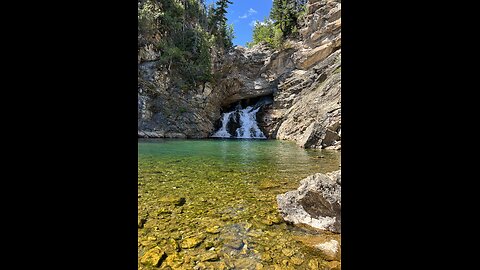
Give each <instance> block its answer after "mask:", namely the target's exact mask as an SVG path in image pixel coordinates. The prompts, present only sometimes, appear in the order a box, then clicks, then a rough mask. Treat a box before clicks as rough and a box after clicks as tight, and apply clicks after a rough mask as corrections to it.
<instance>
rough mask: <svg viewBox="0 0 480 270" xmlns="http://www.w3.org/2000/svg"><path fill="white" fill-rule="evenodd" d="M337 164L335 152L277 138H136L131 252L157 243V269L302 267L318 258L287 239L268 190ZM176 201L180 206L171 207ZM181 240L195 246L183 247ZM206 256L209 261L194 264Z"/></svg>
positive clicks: (287, 231)
mask: <svg viewBox="0 0 480 270" xmlns="http://www.w3.org/2000/svg"><path fill="white" fill-rule="evenodd" d="M339 165H340V153H339V152H337V151H327V150H305V149H302V148H300V147H298V146H297V145H295V144H294V143H291V142H285V141H276V140H213V139H212V140H166V139H162V140H139V142H138V182H139V185H138V193H139V198H138V212H139V218H144V219H145V220H146V222H144V225H143V227H141V228H139V229H138V241H139V246H138V256H139V258H141V257H142V256H143V255H144V254H145V252H147V251H148V250H150V249H152V248H153V247H155V246H158V247H160V248H161V249H162V250H165V251H166V254H167V255H168V257H167V259H165V260H164V261H162V264H161V267H171V268H172V269H193V267H196V268H198V269H222V268H223V269H241V268H245V269H255V268H256V267H257V268H258V267H265V268H264V269H270V268H271V269H277V268H278V267H280V268H279V269H289V268H292V267H293V269H310V268H309V267H307V265H308V264H309V263H310V260H312V259H313V260H318V261H319V263H320V264H321V263H322V260H321V258H319V257H318V254H315V253H314V252H312V251H311V250H309V249H306V248H304V246H303V245H302V244H301V243H299V242H298V241H297V240H295V237H296V236H298V235H297V234H298V232H295V231H294V230H291V228H290V227H289V226H288V225H287V224H285V223H284V222H283V221H282V219H281V218H280V216H279V215H278V212H277V210H276V195H277V194H280V193H284V192H286V191H289V190H292V189H295V188H297V187H298V183H299V181H300V180H301V179H303V178H305V177H306V176H308V175H310V174H313V173H316V172H330V171H334V170H338V169H339ZM179 198H185V202H184V204H182V205H175V202H176V201H178V200H179ZM177 204H181V203H177ZM217 231H218V232H217ZM188 238H191V239H196V240H198V241H200V244H198V245H197V246H195V247H191V248H187V247H186V244H185V243H186V242H188V241H187V240H186V239H188ZM235 241H237V242H238V241H241V243H236V244H232V242H235ZM184 242H185V243H184ZM182 244H183V245H184V247H182ZM176 245H178V247H177V246H176ZM232 246H233V247H232ZM237 248H238V249H237ZM285 249H286V250H287V251H289V250H293V251H294V253H293V255H291V256H287V255H290V252H286V253H285V252H284V253H282V251H283V250H285ZM213 253H215V254H216V255H215V256H213V257H216V258H213V259H212V260H213V261H211V260H206V261H202V260H205V258H206V257H202V256H207V255H212V254H213ZM205 254H207V255H205ZM285 254H287V255H285ZM299 262H302V263H300V264H299ZM259 264H261V266H260V265H259ZM202 267H203V268H202ZM140 268H142V269H150V268H149V266H148V265H144V264H142V263H139V269H140ZM152 269H153V268H152Z"/></svg>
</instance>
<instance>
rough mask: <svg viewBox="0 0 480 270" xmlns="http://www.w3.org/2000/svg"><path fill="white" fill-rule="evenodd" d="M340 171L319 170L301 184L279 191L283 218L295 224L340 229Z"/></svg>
mask: <svg viewBox="0 0 480 270" xmlns="http://www.w3.org/2000/svg"><path fill="white" fill-rule="evenodd" d="M340 194H341V172H340V170H338V171H334V172H331V173H327V174H323V173H316V174H314V175H311V176H309V177H307V178H305V179H303V180H302V181H301V182H300V187H299V188H298V189H296V190H293V191H289V192H287V193H285V194H279V195H277V203H278V208H279V211H280V213H281V214H282V216H283V219H284V220H285V221H288V222H293V223H294V224H306V225H309V226H311V227H314V228H317V229H321V230H329V231H331V232H335V233H341V197H340Z"/></svg>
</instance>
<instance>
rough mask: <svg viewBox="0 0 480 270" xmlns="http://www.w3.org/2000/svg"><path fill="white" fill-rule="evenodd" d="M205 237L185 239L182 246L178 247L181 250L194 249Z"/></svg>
mask: <svg viewBox="0 0 480 270" xmlns="http://www.w3.org/2000/svg"><path fill="white" fill-rule="evenodd" d="M204 239H205V237H195V236H194V237H189V238H186V239H184V240H183V241H182V244H181V245H180V246H181V247H182V248H194V247H196V246H198V245H200V244H201V243H202V242H203V240H204Z"/></svg>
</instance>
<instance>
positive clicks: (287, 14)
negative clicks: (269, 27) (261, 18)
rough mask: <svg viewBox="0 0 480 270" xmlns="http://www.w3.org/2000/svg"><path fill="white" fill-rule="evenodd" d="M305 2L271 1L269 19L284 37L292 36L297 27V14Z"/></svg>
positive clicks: (299, 0)
mask: <svg viewBox="0 0 480 270" xmlns="http://www.w3.org/2000/svg"><path fill="white" fill-rule="evenodd" d="M306 2H307V1H306V0H273V5H272V9H271V10H270V18H271V19H272V20H273V21H274V22H275V26H277V27H278V28H279V29H280V30H281V31H282V33H283V36H284V37H288V36H289V35H290V34H292V32H293V30H294V29H295V27H296V25H297V20H298V15H299V12H300V11H301V10H302V9H303V7H304V6H305V3H306Z"/></svg>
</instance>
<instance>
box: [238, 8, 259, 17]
mask: <svg viewBox="0 0 480 270" xmlns="http://www.w3.org/2000/svg"><path fill="white" fill-rule="evenodd" d="M255 13H257V11H256V10H255V9H253V8H250V9H249V10H248V11H247V12H246V13H245V14H243V15H242V16H239V17H238V18H240V19H246V18H247V17H250V16H252V15H253V14H255Z"/></svg>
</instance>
